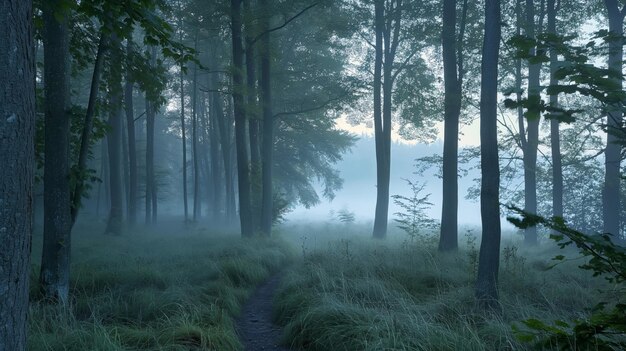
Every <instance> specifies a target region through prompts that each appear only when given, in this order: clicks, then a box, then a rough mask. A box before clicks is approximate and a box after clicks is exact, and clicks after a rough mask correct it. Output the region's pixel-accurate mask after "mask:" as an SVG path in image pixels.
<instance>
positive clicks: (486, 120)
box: [476, 0, 501, 310]
mask: <svg viewBox="0 0 626 351" xmlns="http://www.w3.org/2000/svg"><path fill="white" fill-rule="evenodd" d="M500 33H501V29H500V0H486V3H485V38H484V42H483V58H482V63H481V72H482V73H481V89H480V140H481V144H480V154H481V157H480V165H481V166H480V167H481V171H482V179H481V190H480V213H481V219H482V240H481V243H480V253H479V258H478V277H477V279H476V298H477V300H478V302H479V304H480V305H481V306H483V307H484V308H487V309H494V310H499V303H498V289H497V284H498V269H499V266H500V235H501V229H500V165H499V160H498V122H497V118H498V114H497V106H498V57H499V51H500Z"/></svg>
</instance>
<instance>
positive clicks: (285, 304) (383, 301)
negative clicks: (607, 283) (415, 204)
mask: <svg viewBox="0 0 626 351" xmlns="http://www.w3.org/2000/svg"><path fill="white" fill-rule="evenodd" d="M307 233H308V234H306V235H307V237H310V236H314V235H315V233H314V231H312V230H310V229H309V230H308V232H307ZM326 233H328V232H326ZM332 235H333V234H326V236H327V239H328V240H327V241H328V243H327V244H326V245H324V244H318V245H316V247H317V248H313V249H308V250H307V251H306V254H305V252H304V251H303V259H302V260H301V263H300V264H297V265H295V266H294V267H293V268H292V269H290V271H289V272H288V273H287V274H286V276H285V278H284V279H283V282H282V284H281V288H280V289H279V293H278V295H277V302H276V303H275V318H276V320H277V321H278V323H280V324H282V325H283V326H284V327H285V336H284V340H283V343H284V344H286V345H291V346H292V347H293V348H294V349H298V348H304V349H306V350H320V351H321V350H524V349H527V348H529V346H528V345H527V344H524V343H521V342H519V341H518V339H517V338H516V336H515V335H514V333H513V329H512V326H513V325H515V324H516V323H520V322H521V321H523V320H525V319H528V318H530V317H533V318H542V319H544V320H559V319H566V320H569V319H576V318H584V316H585V315H586V311H585V310H584V307H583V306H593V304H594V303H595V302H596V301H598V299H599V298H600V297H599V296H597V294H598V292H597V290H596V289H595V287H594V286H590V282H597V283H598V284H599V285H601V284H602V282H601V281H600V280H593V278H592V277H591V274H588V273H587V272H584V271H581V270H579V269H578V268H577V266H576V265H577V264H576V262H574V263H565V264H562V265H559V266H558V267H555V268H553V269H547V268H548V267H550V266H551V265H552V262H551V261H550V258H551V257H552V256H553V255H552V253H553V252H554V251H553V249H554V248H540V249H536V251H535V252H533V253H532V254H529V253H526V252H524V250H521V249H519V245H520V243H519V242H518V241H516V240H512V239H507V241H505V242H504V243H503V245H502V247H503V254H502V257H501V258H502V264H501V267H500V282H499V292H500V302H501V304H502V307H503V315H501V316H497V315H493V314H485V313H484V312H482V311H481V310H480V309H479V308H478V307H477V306H476V305H475V303H474V279H475V267H474V265H475V262H473V261H474V256H475V254H476V253H475V251H476V245H477V244H476V243H475V240H474V239H471V238H470V236H468V237H467V238H470V239H468V240H467V243H466V245H465V246H467V247H463V248H461V249H460V251H459V253H458V254H439V253H437V251H436V248H435V247H434V246H433V245H428V244H425V243H424V242H415V241H401V240H397V239H393V238H391V239H390V240H386V241H384V242H381V241H377V240H372V239H369V238H367V237H366V236H365V235H362V236H358V237H357V236H353V237H352V238H349V237H346V236H345V235H343V234H340V233H339V234H336V235H335V237H334V238H328V237H331V236H332ZM294 236H302V234H294ZM308 240H309V241H310V240H311V239H310V238H309V239H308ZM318 240H319V241H320V242H322V241H324V239H322V238H318ZM346 242H349V243H350V245H349V246H347V245H346V244H345V243H346Z"/></svg>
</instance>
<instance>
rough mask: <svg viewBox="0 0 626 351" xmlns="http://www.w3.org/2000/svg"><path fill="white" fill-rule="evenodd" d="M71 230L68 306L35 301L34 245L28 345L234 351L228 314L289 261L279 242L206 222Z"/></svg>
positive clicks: (237, 347) (236, 343)
mask: <svg viewBox="0 0 626 351" xmlns="http://www.w3.org/2000/svg"><path fill="white" fill-rule="evenodd" d="M81 231H83V230H80V229H79V230H77V232H78V234H76V235H74V241H73V243H72V252H73V263H72V267H71V277H72V278H71V293H70V294H71V297H70V302H69V304H68V305H67V306H55V305H50V304H47V303H45V302H44V301H41V298H40V296H39V293H38V290H37V286H36V279H37V275H38V272H39V266H38V264H39V263H38V262H39V256H40V250H41V249H40V247H41V238H40V237H37V236H36V237H35V240H34V247H33V274H32V280H33V284H31V285H32V289H31V297H32V299H31V300H32V303H31V307H30V317H29V318H30V332H29V346H28V348H29V350H33V351H39V350H42V351H43V350H76V351H85V350H100V351H105V350H106V351H114V350H172V351H173V350H181V351H182V350H219V351H228V350H241V349H242V345H241V344H240V342H239V340H238V337H237V334H236V331H235V327H234V321H233V320H234V317H235V316H236V315H237V314H238V312H239V309H240V307H241V305H242V303H243V302H244V301H245V300H246V298H247V297H248V295H249V294H250V293H251V292H252V291H253V289H254V287H256V286H257V285H258V284H259V283H260V282H262V281H264V280H265V279H267V278H269V277H270V276H271V275H272V274H274V273H276V272H278V271H279V270H281V268H282V267H283V266H284V265H285V264H286V263H287V262H288V261H290V260H291V259H292V257H293V253H292V251H291V250H290V249H289V248H288V246H287V245H286V244H285V243H284V242H282V241H280V240H269V239H241V238H240V237H239V236H238V235H237V234H234V233H232V234H216V233H209V232H208V231H207V230H205V229H197V228H196V229H193V230H186V231H183V230H174V231H173V232H169V233H163V230H154V231H150V230H144V231H138V232H132V233H128V234H127V235H123V236H119V237H112V236H104V235H100V234H99V233H101V232H102V231H101V230H98V229H95V230H94V229H92V230H91V234H90V233H81Z"/></svg>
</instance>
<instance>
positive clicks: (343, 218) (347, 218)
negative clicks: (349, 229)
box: [337, 208, 355, 224]
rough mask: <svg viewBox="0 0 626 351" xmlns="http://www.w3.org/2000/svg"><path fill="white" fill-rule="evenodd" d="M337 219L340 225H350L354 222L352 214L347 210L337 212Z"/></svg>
mask: <svg viewBox="0 0 626 351" xmlns="http://www.w3.org/2000/svg"><path fill="white" fill-rule="evenodd" d="M337 219H338V220H339V222H341V223H344V224H352V223H354V220H355V216H354V212H350V210H348V209H347V208H342V209H341V210H339V211H338V212H337Z"/></svg>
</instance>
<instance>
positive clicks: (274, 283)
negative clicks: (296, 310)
mask: <svg viewBox="0 0 626 351" xmlns="http://www.w3.org/2000/svg"><path fill="white" fill-rule="evenodd" d="M280 278H281V274H280V273H279V274H275V275H274V276H272V277H271V278H270V279H268V280H266V281H265V282H264V283H263V284H261V285H260V286H259V287H258V288H257V289H256V290H255V291H254V292H253V293H252V295H250V298H249V299H248V301H247V302H246V303H245V304H244V306H243V308H242V309H241V315H240V316H239V319H238V320H237V333H238V334H239V337H240V340H241V343H242V344H243V345H244V347H245V350H246V351H289V349H288V348H286V347H283V346H280V345H279V343H280V340H281V338H282V328H281V327H279V326H277V325H275V324H274V323H273V322H272V310H273V303H274V295H275V294H276V290H277V289H278V284H279V283H280Z"/></svg>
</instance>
